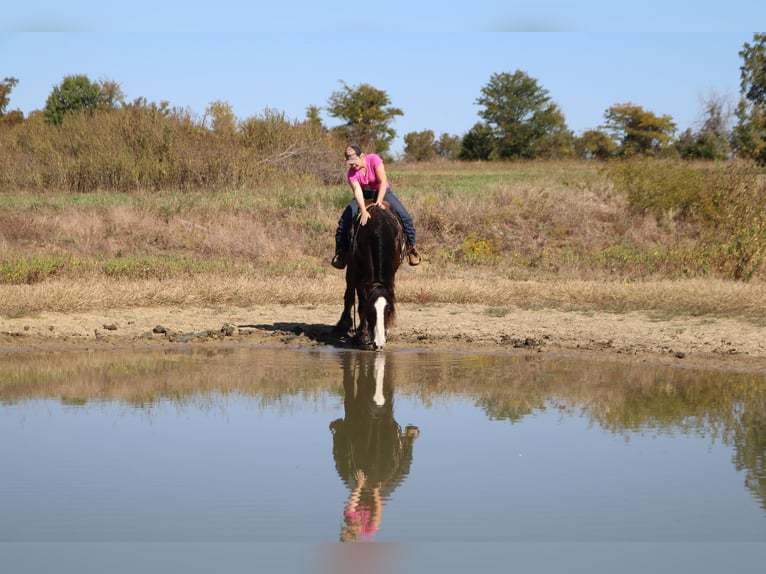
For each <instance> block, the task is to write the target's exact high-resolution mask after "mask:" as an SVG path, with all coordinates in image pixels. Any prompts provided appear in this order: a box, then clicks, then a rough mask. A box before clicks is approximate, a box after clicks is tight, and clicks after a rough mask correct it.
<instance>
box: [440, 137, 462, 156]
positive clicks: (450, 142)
mask: <svg viewBox="0 0 766 574" xmlns="http://www.w3.org/2000/svg"><path fill="white" fill-rule="evenodd" d="M462 143H463V141H462V138H461V137H460V136H456V135H450V134H447V133H444V134H442V135H441V136H439V139H438V140H437V141H436V143H435V144H434V149H435V150H436V154H437V155H438V156H439V157H443V158H444V159H457V158H458V157H459V156H460V146H461V145H462Z"/></svg>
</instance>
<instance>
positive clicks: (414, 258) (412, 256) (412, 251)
mask: <svg viewBox="0 0 766 574" xmlns="http://www.w3.org/2000/svg"><path fill="white" fill-rule="evenodd" d="M407 260H408V261H409V264H410V265H419V264H420V253H418V250H417V248H416V247H415V246H414V245H412V246H410V248H409V250H407Z"/></svg>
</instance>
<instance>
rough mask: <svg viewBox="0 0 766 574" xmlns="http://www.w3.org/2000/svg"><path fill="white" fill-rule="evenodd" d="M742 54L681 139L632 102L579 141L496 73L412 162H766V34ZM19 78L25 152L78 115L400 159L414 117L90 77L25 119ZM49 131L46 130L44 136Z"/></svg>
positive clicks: (369, 89)
mask: <svg viewBox="0 0 766 574" xmlns="http://www.w3.org/2000/svg"><path fill="white" fill-rule="evenodd" d="M739 55H740V57H741V58H742V66H741V67H740V77H741V81H740V97H739V101H738V103H737V105H736V106H733V105H731V103H730V102H728V101H727V100H726V98H723V97H720V96H717V95H713V96H710V97H709V98H708V99H707V100H706V101H705V102H704V104H703V110H702V111H703V117H702V121H701V122H700V125H699V126H698V127H697V128H696V129H692V128H688V129H687V130H686V131H684V132H682V133H680V134H677V126H676V124H675V122H674V121H673V118H672V117H670V116H668V115H656V114H655V113H653V112H652V111H649V110H646V109H644V108H643V107H642V106H640V105H637V104H634V103H632V102H626V103H617V104H614V105H613V106H611V107H610V108H608V109H607V110H606V111H605V113H604V123H603V125H601V126H599V127H598V128H594V129H589V130H586V131H585V132H583V133H582V134H580V135H575V134H574V133H573V132H572V131H571V130H570V129H569V128H568V126H567V124H566V119H565V117H564V114H563V112H562V110H561V109H560V107H559V106H558V104H557V103H556V102H555V101H554V100H553V99H552V97H551V95H550V94H549V92H548V90H546V89H545V88H544V87H543V86H541V85H540V83H539V82H538V80H536V79H535V78H533V77H531V76H530V75H529V74H527V73H526V72H524V71H521V70H516V71H515V72H512V73H510V72H502V73H496V74H493V75H492V76H491V77H490V79H489V81H488V83H487V84H486V85H485V86H483V87H482V88H481V90H480V96H479V97H478V98H477V99H476V102H475V103H476V104H478V105H479V106H480V108H481V109H480V111H479V113H478V115H479V117H480V120H481V121H478V122H477V123H476V124H475V125H474V126H473V127H471V128H470V129H469V130H468V131H467V132H466V133H465V134H462V135H455V134H447V133H442V134H441V135H439V136H438V137H437V136H436V134H435V132H434V131H433V130H424V131H421V132H410V133H407V134H405V135H404V143H405V147H404V159H405V160H407V161H428V160H433V159H437V158H445V159H451V160H467V161H471V160H485V161H490V160H509V159H543V158H544V159H554V158H566V157H579V158H588V159H602V160H605V159H610V158H629V157H637V156H638V157H658V158H678V157H680V158H684V159H707V160H725V159H731V158H733V157H739V158H746V159H751V160H755V161H756V162H758V163H759V164H766V34H758V33H757V34H754V37H753V41H752V43H750V42H746V43H745V44H744V46H743V48H742V50H741V51H740V52H739ZM18 81H19V80H18V79H16V78H13V77H6V78H5V79H4V80H3V81H2V82H0V136H3V132H5V136H6V137H0V146H4V147H6V148H7V149H11V148H13V149H14V150H15V151H16V152H17V153H18V151H19V149H20V147H23V146H19V145H18V142H19V138H21V136H18V132H17V136H16V137H15V139H14V137H13V136H9V135H8V134H9V131H10V130H11V129H14V128H18V126H20V125H23V124H25V123H30V124H35V123H36V124H44V125H45V126H49V127H58V128H60V127H62V126H64V125H65V124H66V123H67V122H72V121H74V120H73V118H75V117H77V116H82V115H87V116H91V117H92V116H95V115H103V114H108V113H115V112H116V111H118V110H119V111H122V112H123V113H124V112H125V111H128V112H132V113H135V112H136V110H144V111H148V112H149V113H151V114H154V115H158V116H159V117H161V118H163V119H164V121H168V122H180V123H182V124H186V125H187V127H188V128H189V129H190V130H191V131H193V132H194V133H195V134H196V136H195V137H204V136H200V134H202V133H205V132H207V133H209V134H214V135H215V137H217V138H219V140H216V141H225V142H227V145H234V144H233V142H234V143H236V142H238V143H239V144H240V145H242V146H244V147H247V148H264V147H268V151H269V153H272V156H263V157H261V158H260V159H259V160H257V161H275V160H273V157H274V156H278V155H279V153H287V154H288V155H289V150H290V149H294V148H295V146H294V145H290V144H289V142H287V141H285V137H284V136H285V133H283V134H282V137H279V138H276V139H278V140H279V141H280V143H282V144H284V145H285V146H286V147H285V148H284V149H283V150H281V151H279V150H278V149H277V148H275V147H274V146H273V145H271V146H269V145H267V144H268V141H267V142H263V141H260V142H258V141H254V139H253V138H266V139H267V140H269V138H271V140H274V139H275V137H276V136H275V133H274V130H275V129H278V128H279V127H280V126H281V127H282V128H288V129H286V130H284V129H283V132H286V133H287V135H288V136H289V134H290V133H291V132H294V131H296V130H299V131H301V138H303V139H305V138H306V137H308V138H312V137H313V138H317V140H319V141H320V142H321V143H323V144H326V145H330V143H332V145H336V144H338V142H341V143H340V144H339V145H343V143H344V142H354V143H357V144H359V145H361V146H362V147H363V148H364V149H369V150H373V151H376V152H377V153H379V154H382V155H384V156H387V157H388V159H393V158H391V157H390V155H389V151H390V147H391V144H392V142H393V140H394V139H395V138H396V135H397V133H396V131H395V130H394V129H393V127H392V123H393V122H394V121H395V119H396V118H397V117H398V116H402V115H404V112H403V111H402V110H401V109H400V108H397V107H395V106H393V105H392V102H391V100H390V98H389V96H388V94H387V93H386V92H385V91H384V90H381V89H378V88H375V87H373V86H371V85H369V84H364V83H363V84H359V85H357V86H349V85H348V84H346V83H345V82H343V83H342V87H341V88H340V89H339V90H336V91H334V92H333V93H332V94H331V95H330V97H329V98H328V100H327V104H326V106H325V107H324V108H321V107H318V106H310V107H309V108H308V109H307V110H306V117H305V118H304V119H303V120H299V121H294V122H291V121H289V120H287V119H286V118H285V117H284V114H281V113H280V112H278V111H276V110H271V109H267V110H265V112H264V114H263V115H261V116H257V117H255V118H248V119H246V120H238V119H237V117H236V116H235V115H234V113H233V110H232V108H231V105H230V104H228V103H227V102H225V101H215V102H212V103H210V104H209V106H208V108H207V109H206V110H205V114H204V116H203V117H202V118H194V117H192V116H191V115H190V114H188V113H186V112H183V111H181V110H178V109H175V108H172V107H171V106H170V104H169V103H168V102H160V103H159V104H156V103H151V102H147V101H146V100H145V99H143V98H138V99H136V100H134V101H133V102H126V100H125V96H124V94H123V93H122V90H121V88H120V86H119V84H118V83H116V82H114V81H99V82H92V81H91V80H90V79H89V78H88V77H87V76H85V75H72V76H67V77H65V78H64V79H63V81H62V82H61V84H59V85H57V86H55V87H54V88H53V90H52V92H51V93H50V95H49V96H48V98H47V100H46V103H45V107H44V108H43V109H42V110H37V111H34V112H31V113H30V114H29V116H28V117H27V118H25V117H24V114H23V113H22V112H21V111H20V110H9V104H10V96H11V93H12V91H13V88H14V87H15V86H16V85H17V84H18ZM323 109H324V111H325V112H326V113H327V114H328V115H329V116H330V117H332V118H335V119H337V120H339V121H340V124H339V125H337V126H335V127H332V128H328V127H326V126H325V125H324V124H323V122H322V120H321V117H320V114H321V112H322V110H323ZM190 124H191V125H190ZM91 127H92V126H91ZM39 129H41V128H38V133H42V132H39ZM27 131H29V129H28V130H27ZM191 131H190V133H191ZM21 139H23V138H21ZM158 145H160V147H161V144H158ZM27 147H29V146H27ZM31 147H34V146H31ZM270 157H271V160H270V159H269V158H270Z"/></svg>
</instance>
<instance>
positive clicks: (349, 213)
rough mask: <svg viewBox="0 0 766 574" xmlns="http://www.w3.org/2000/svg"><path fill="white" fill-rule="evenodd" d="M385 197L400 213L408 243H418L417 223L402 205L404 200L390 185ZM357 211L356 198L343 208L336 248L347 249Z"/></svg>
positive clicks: (394, 210) (395, 211)
mask: <svg viewBox="0 0 766 574" xmlns="http://www.w3.org/2000/svg"><path fill="white" fill-rule="evenodd" d="M373 194H374V195H375V196H377V192H373ZM367 195H368V192H365V198H366V199H369V198H368V197H367ZM383 199H384V200H386V201H387V202H388V204H389V205H390V206H391V211H393V212H394V213H395V214H396V215H398V216H399V219H401V220H402V229H403V230H404V235H405V237H406V238H407V245H415V244H416V243H417V239H416V237H415V224H414V223H413V222H412V216H411V215H410V214H409V213H407V210H406V209H405V208H404V206H403V205H402V202H401V201H399V198H398V197H396V196H395V195H394V193H393V192H392V191H391V188H390V187H389V188H388V189H387V190H386V195H385V196H384V197H383ZM357 213H359V205H358V204H357V202H356V199H352V200H351V203H349V204H348V205H347V206H346V209H344V210H343V213H342V214H341V216H340V219H339V220H338V229H337V230H336V231H335V249H336V250H338V249H343V250H345V248H346V247H347V245H346V242H347V241H348V230H349V229H351V222H352V221H354V218H355V217H356V214H357Z"/></svg>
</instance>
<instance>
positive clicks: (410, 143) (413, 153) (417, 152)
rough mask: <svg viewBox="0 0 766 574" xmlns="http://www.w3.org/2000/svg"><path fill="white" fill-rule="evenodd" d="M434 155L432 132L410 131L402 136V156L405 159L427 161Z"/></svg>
mask: <svg viewBox="0 0 766 574" xmlns="http://www.w3.org/2000/svg"><path fill="white" fill-rule="evenodd" d="M435 157H436V149H435V147H434V132H433V131H431V130H424V131H422V132H410V133H408V134H406V135H405V136H404V158H405V159H406V160H407V161H429V160H432V159H434V158H435Z"/></svg>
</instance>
